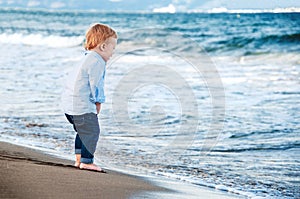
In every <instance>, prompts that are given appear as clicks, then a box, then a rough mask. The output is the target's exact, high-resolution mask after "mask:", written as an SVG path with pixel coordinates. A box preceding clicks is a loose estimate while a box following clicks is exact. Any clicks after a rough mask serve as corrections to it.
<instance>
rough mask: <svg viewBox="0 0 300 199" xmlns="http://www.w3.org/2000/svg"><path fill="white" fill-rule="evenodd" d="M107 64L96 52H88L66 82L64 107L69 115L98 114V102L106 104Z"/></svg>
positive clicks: (63, 97)
mask: <svg viewBox="0 0 300 199" xmlns="http://www.w3.org/2000/svg"><path fill="white" fill-rule="evenodd" d="M105 71H106V62H105V61H104V60H103V58H102V57H101V56H100V55H99V54H98V53H96V52H94V51H87V52H86V54H85V57H84V59H83V60H82V61H81V63H80V64H79V65H78V66H76V67H75V68H74V69H73V70H72V71H71V72H70V73H69V74H68V77H67V80H66V81H65V88H64V91H63V94H62V107H63V109H64V112H65V113H67V114H69V115H82V114H85V113H96V114H97V111H96V105H95V103H96V102H99V103H103V102H105V95H104V79H105Z"/></svg>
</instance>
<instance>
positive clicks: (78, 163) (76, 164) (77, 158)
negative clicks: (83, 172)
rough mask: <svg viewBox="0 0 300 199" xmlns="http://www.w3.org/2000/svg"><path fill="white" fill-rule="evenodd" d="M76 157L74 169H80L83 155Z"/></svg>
mask: <svg viewBox="0 0 300 199" xmlns="http://www.w3.org/2000/svg"><path fill="white" fill-rule="evenodd" d="M75 157H76V161H75V164H74V167H78V168H79V166H80V158H81V154H76V155H75Z"/></svg>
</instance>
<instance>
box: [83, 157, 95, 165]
mask: <svg viewBox="0 0 300 199" xmlns="http://www.w3.org/2000/svg"><path fill="white" fill-rule="evenodd" d="M80 162H81V163H84V164H92V163H93V162H94V158H83V157H81V158H80Z"/></svg>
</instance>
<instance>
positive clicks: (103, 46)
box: [99, 43, 106, 51]
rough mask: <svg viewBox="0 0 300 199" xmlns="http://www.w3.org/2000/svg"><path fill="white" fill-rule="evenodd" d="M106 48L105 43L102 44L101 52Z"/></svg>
mask: <svg viewBox="0 0 300 199" xmlns="http://www.w3.org/2000/svg"><path fill="white" fill-rule="evenodd" d="M105 47H106V44H105V43H103V44H100V46H99V50H101V51H104V50H105Z"/></svg>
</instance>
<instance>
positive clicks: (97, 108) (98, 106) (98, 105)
mask: <svg viewBox="0 0 300 199" xmlns="http://www.w3.org/2000/svg"><path fill="white" fill-rule="evenodd" d="M96 110H97V115H98V114H99V113H100V110H101V104H100V103H99V102H96Z"/></svg>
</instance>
